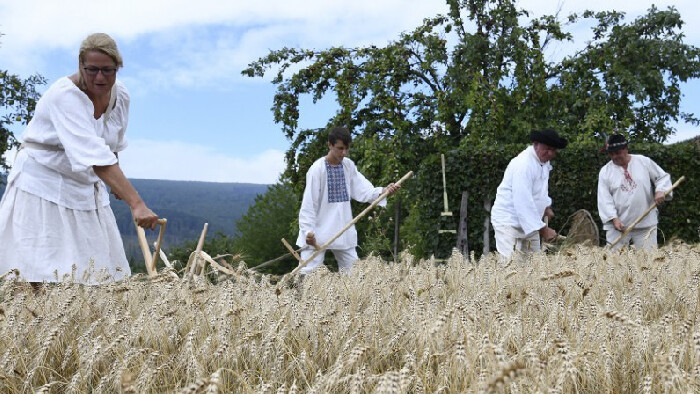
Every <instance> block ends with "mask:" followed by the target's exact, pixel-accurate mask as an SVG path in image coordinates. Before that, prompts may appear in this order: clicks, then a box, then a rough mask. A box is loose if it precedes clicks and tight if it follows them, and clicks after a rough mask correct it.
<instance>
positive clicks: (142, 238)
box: [134, 221, 158, 276]
mask: <svg viewBox="0 0 700 394" xmlns="http://www.w3.org/2000/svg"><path fill="white" fill-rule="evenodd" d="M134 226H136V237H137V238H138V240H139V246H140V247H141V253H142V254H143V262H144V264H145V265H146V272H148V276H157V275H158V273H157V272H153V264H151V263H152V257H151V250H150V248H149V247H148V241H146V232H145V231H144V230H143V228H142V227H139V225H138V224H136V221H134Z"/></svg>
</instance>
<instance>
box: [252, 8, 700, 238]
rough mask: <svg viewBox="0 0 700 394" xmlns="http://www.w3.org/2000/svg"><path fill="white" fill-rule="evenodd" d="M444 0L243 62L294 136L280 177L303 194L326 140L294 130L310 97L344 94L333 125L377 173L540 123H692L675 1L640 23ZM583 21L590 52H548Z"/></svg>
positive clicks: (688, 72) (382, 177) (661, 127)
mask: <svg viewBox="0 0 700 394" xmlns="http://www.w3.org/2000/svg"><path fill="white" fill-rule="evenodd" d="M447 3H448V5H449V10H450V11H449V13H448V14H447V15H438V16H435V17H432V18H427V19H425V20H424V22H423V24H422V25H421V26H419V27H417V28H416V29H414V30H413V31H411V32H408V33H403V34H401V35H400V36H399V38H398V39H397V40H395V41H392V42H389V43H388V44H387V45H386V46H383V47H378V46H367V47H359V48H343V47H334V48H329V49H325V50H320V51H315V50H304V49H293V48H283V49H280V50H273V51H271V52H270V53H269V54H268V55H267V56H265V57H263V58H261V59H258V60H257V61H255V62H253V63H251V64H250V65H249V67H248V68H247V69H245V70H243V72H242V73H243V74H244V75H248V76H251V77H263V76H265V75H266V74H267V73H269V72H272V73H273V75H274V76H273V79H272V83H273V84H276V85H277V93H276V94H275V97H274V104H273V108H272V110H273V114H274V120H275V121H276V122H278V123H280V124H281V126H282V131H283V132H284V133H285V135H286V136H287V138H289V139H290V141H291V146H290V148H289V150H288V152H287V156H286V158H287V169H286V172H285V174H284V177H285V179H288V180H289V181H291V182H292V185H294V189H295V191H296V192H297V193H301V190H303V182H304V178H303V175H304V174H305V173H306V171H307V170H308V167H309V166H310V164H311V163H312V162H313V160H314V159H315V158H317V157H318V156H319V155H320V153H321V152H320V150H322V149H323V148H320V146H322V145H320V144H319V142H318V140H321V142H323V140H322V139H321V138H319V136H322V135H323V133H319V132H318V131H317V130H300V129H299V128H298V118H299V110H300V109H299V102H300V100H299V98H300V97H301V96H302V95H309V96H311V97H312V99H313V100H314V102H315V101H316V100H319V99H321V98H322V97H324V96H325V95H329V96H332V97H333V98H334V99H335V100H336V102H337V103H338V105H339V109H338V111H337V112H336V113H335V114H334V115H333V116H332V117H330V119H329V120H328V123H327V125H326V126H330V125H337V124H343V125H346V126H349V127H350V128H351V130H353V132H354V135H355V138H354V141H353V159H354V160H355V161H356V162H357V163H358V167H359V168H360V170H361V171H362V172H363V173H365V174H366V175H367V176H368V178H369V179H372V180H373V181H374V182H375V183H380V184H381V183H388V182H390V181H392V180H395V179H396V178H397V176H400V175H402V174H403V173H405V172H406V171H408V170H414V169H416V168H417V167H418V166H419V164H420V163H422V162H424V161H425V160H426V159H427V158H429V157H434V155H435V154H436V153H437V152H444V151H446V150H449V149H454V148H455V147H458V146H462V147H468V146H472V145H474V144H476V143H482V144H489V143H491V144H492V143H494V142H498V143H499V144H502V143H520V142H525V141H526V140H527V135H528V134H529V132H530V131H531V130H532V129H533V128H539V127H545V126H550V127H555V128H557V129H558V130H559V131H561V132H562V134H564V135H566V136H568V137H570V138H571V139H573V140H587V139H591V138H593V137H595V136H596V135H597V134H598V133H599V132H600V131H601V130H611V129H612V128H614V127H617V128H627V129H629V131H630V135H631V136H632V137H633V139H635V140H638V141H664V140H665V139H666V138H667V137H668V136H669V135H670V134H672V133H673V131H674V129H673V126H672V124H671V121H672V120H682V121H686V122H691V123H694V124H697V122H698V120H697V119H696V118H695V117H694V115H693V114H683V113H680V111H679V99H680V83H681V82H683V81H686V80H688V79H689V78H697V77H698V75H699V73H700V61H699V56H698V54H699V52H698V48H696V47H693V46H690V45H687V44H684V43H683V34H682V32H681V27H682V25H683V22H682V20H681V18H680V15H679V14H678V12H677V11H676V9H675V8H673V7H671V8H669V9H668V10H666V11H659V10H657V9H656V8H654V7H652V8H651V9H650V10H649V11H648V13H647V14H646V15H644V16H642V17H640V18H638V19H636V20H635V21H633V22H632V23H624V14H622V13H619V12H614V11H613V12H598V13H595V12H585V13H583V14H582V15H576V14H573V15H571V16H569V17H568V18H566V20H565V21H564V22H561V21H560V20H559V19H557V17H555V16H550V15H546V16H541V17H536V18H531V17H530V14H529V12H527V11H525V10H521V9H517V8H516V2H515V1H514V0H447ZM525 20H527V22H522V21H525ZM589 20H593V22H594V23H593V24H594V26H593V28H592V29H593V34H594V39H593V40H592V41H591V42H589V43H588V44H587V45H586V46H585V48H584V49H583V50H582V51H580V52H579V53H576V54H574V55H571V56H568V57H566V58H564V59H563V60H562V61H560V62H551V61H547V60H546V59H545V58H544V55H543V53H544V50H545V49H546V48H547V47H548V46H549V45H551V44H553V43H561V42H567V41H571V40H572V39H573V36H572V35H571V33H568V32H567V31H566V30H565V29H566V28H567V27H569V26H574V25H576V24H577V23H583V22H586V23H590V22H589ZM640 52H643V53H640ZM290 68H294V69H296V70H298V71H295V72H289V70H290ZM431 160H432V159H431ZM448 170H455V171H457V170H459V169H448ZM410 187H411V185H410V183H409V184H407V189H409V190H410ZM404 195H406V196H407V199H408V201H405V202H404V204H403V205H404V206H415V203H416V201H415V200H412V199H411V198H412V197H411V196H412V195H413V194H412V193H410V192H409V193H404ZM382 220H383V221H388V215H384V216H383V218H382ZM361 227H362V224H361V225H360V226H358V230H359V231H358V232H360V233H362V230H361Z"/></svg>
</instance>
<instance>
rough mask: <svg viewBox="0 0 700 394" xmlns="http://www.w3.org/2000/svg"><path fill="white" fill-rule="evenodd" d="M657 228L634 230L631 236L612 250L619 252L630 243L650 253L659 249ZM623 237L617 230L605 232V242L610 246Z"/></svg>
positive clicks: (627, 236) (626, 237)
mask: <svg viewBox="0 0 700 394" xmlns="http://www.w3.org/2000/svg"><path fill="white" fill-rule="evenodd" d="M656 228H657V227H656V226H654V227H646V228H634V229H632V231H630V233H629V234H627V235H626V236H625V238H623V239H622V240H621V241H620V242H618V243H617V244H616V245H615V246H614V247H613V248H612V250H618V249H620V248H621V247H622V246H624V245H629V244H630V241H631V243H632V245H634V247H635V248H637V249H640V250H646V251H647V252H650V251H652V250H655V249H656V248H657V239H656V232H657V231H656ZM620 235H622V232H621V231H617V230H616V229H614V228H613V229H611V230H605V242H606V243H607V244H608V245H610V244H612V243H613V242H615V241H616V240H617V239H618V238H620Z"/></svg>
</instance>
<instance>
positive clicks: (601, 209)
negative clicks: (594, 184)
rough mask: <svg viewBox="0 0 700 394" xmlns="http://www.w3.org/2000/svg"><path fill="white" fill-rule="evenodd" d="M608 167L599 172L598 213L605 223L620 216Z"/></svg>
mask: <svg viewBox="0 0 700 394" xmlns="http://www.w3.org/2000/svg"><path fill="white" fill-rule="evenodd" d="M606 169H607V166H605V167H603V168H602V169H601V170H600V172H599V173H598V215H599V216H600V221H601V222H602V223H603V224H605V223H607V222H609V221H611V220H613V219H614V218H616V217H618V214H617V209H616V208H615V200H614V199H613V195H612V193H611V192H610V186H609V185H608V183H607V182H608V180H607V176H606Z"/></svg>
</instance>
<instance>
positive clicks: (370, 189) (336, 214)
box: [297, 157, 386, 249]
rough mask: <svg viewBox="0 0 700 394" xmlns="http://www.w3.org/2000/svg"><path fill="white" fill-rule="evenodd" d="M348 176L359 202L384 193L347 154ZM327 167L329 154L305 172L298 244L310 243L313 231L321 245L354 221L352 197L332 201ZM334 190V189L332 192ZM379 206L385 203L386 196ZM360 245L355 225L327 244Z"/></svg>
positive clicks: (336, 246)
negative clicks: (308, 237) (309, 235)
mask: <svg viewBox="0 0 700 394" xmlns="http://www.w3.org/2000/svg"><path fill="white" fill-rule="evenodd" d="M341 165H342V166H343V174H344V176H345V187H346V191H347V195H348V197H349V198H350V199H353V200H356V201H360V202H372V201H374V200H376V199H377V198H378V197H379V196H380V195H381V194H382V190H383V188H381V187H374V186H373V185H372V184H371V183H370V182H369V181H368V180H367V179H366V178H365V177H364V176H363V175H362V174H361V173H360V172H359V171H357V166H355V163H353V162H352V160H350V159H348V158H344V159H343V161H342V162H341ZM329 186H330V184H329V182H328V171H327V170H326V158H325V157H322V158H320V159H318V160H316V161H315V162H314V164H312V165H311V167H310V168H309V171H308V172H307V173H306V187H305V189H304V197H303V199H302V202H301V209H300V210H299V236H298V237H297V245H298V246H302V247H303V246H307V244H306V234H308V233H309V232H310V231H313V232H314V235H315V236H316V242H317V243H318V245H319V246H321V245H324V244H325V243H326V242H328V240H330V239H331V238H333V237H334V236H335V235H336V234H337V233H338V232H339V231H340V230H342V228H343V227H345V226H346V225H347V224H348V223H350V221H352V219H353V216H352V210H351V206H350V201H349V200H348V201H342V202H329V200H334V199H335V197H333V196H331V198H329V190H328V189H329ZM333 194H335V193H333ZM378 205H379V206H382V207H383V206H386V199H383V200H382V201H381V202H380V203H379V204H378ZM356 246H357V230H355V226H354V225H353V226H352V227H350V228H349V229H348V230H347V231H345V232H344V233H343V235H341V236H340V237H339V238H338V239H336V240H335V241H333V243H332V244H331V245H330V246H329V247H328V248H329V249H350V248H354V247H356Z"/></svg>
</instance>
